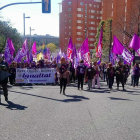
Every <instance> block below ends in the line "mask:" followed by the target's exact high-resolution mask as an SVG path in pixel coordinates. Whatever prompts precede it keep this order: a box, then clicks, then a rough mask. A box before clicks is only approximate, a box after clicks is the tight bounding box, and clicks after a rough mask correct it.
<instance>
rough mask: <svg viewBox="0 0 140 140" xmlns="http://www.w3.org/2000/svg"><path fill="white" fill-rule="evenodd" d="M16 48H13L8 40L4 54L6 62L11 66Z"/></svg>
mask: <svg viewBox="0 0 140 140" xmlns="http://www.w3.org/2000/svg"><path fill="white" fill-rule="evenodd" d="M14 51H15V49H14V47H13V43H12V41H11V40H10V39H9V38H7V43H6V47H5V52H4V57H5V60H6V61H7V62H8V63H9V64H11V62H12V60H13V54H14Z"/></svg>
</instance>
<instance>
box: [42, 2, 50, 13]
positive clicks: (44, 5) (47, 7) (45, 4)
mask: <svg viewBox="0 0 140 140" xmlns="http://www.w3.org/2000/svg"><path fill="white" fill-rule="evenodd" d="M42 13H51V0H42Z"/></svg>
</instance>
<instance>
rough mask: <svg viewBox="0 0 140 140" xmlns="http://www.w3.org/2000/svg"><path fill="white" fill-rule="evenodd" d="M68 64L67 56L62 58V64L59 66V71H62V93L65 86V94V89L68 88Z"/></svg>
mask: <svg viewBox="0 0 140 140" xmlns="http://www.w3.org/2000/svg"><path fill="white" fill-rule="evenodd" d="M67 69H68V68H67V65H66V60H65V58H61V66H60V68H59V73H60V94H61V92H62V88H63V94H64V95H65V90H66V86H67V75H68V71H67Z"/></svg>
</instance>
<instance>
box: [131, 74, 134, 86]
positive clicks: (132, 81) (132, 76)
mask: <svg viewBox="0 0 140 140" xmlns="http://www.w3.org/2000/svg"><path fill="white" fill-rule="evenodd" d="M131 85H134V75H131Z"/></svg>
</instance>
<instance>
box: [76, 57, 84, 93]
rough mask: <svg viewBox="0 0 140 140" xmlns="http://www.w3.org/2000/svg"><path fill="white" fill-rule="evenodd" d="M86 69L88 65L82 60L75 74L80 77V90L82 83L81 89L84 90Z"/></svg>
mask: <svg viewBox="0 0 140 140" xmlns="http://www.w3.org/2000/svg"><path fill="white" fill-rule="evenodd" d="M85 70H86V66H85V65H84V61H83V60H81V61H80V63H79V65H78V67H77V69H76V74H75V76H77V78H78V90H79V89H80V85H81V90H83V82H84V76H85Z"/></svg>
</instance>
